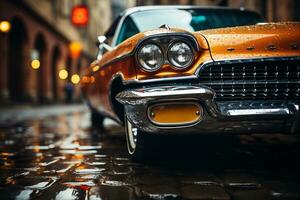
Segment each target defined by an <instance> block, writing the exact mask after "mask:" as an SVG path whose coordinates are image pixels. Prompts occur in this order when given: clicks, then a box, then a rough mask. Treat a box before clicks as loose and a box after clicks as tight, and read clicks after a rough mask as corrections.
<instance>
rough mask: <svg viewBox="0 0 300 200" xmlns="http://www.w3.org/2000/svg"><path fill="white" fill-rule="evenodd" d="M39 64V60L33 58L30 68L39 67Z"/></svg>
mask: <svg viewBox="0 0 300 200" xmlns="http://www.w3.org/2000/svg"><path fill="white" fill-rule="evenodd" d="M40 66H41V62H40V61H39V60H38V59H34V60H32V61H31V67H32V69H39V68H40Z"/></svg>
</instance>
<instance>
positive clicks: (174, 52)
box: [168, 42, 194, 69]
mask: <svg viewBox="0 0 300 200" xmlns="http://www.w3.org/2000/svg"><path fill="white" fill-rule="evenodd" d="M168 58H169V62H170V63H171V64H172V65H173V66H174V67H176V68H177V69H184V68H186V67H188V66H190V64H191V63H192V62H193V59H194V54H193V50H192V49H191V47H190V46H189V45H188V44H186V43H184V42H174V43H173V44H172V45H171V46H170V47H169V50H168Z"/></svg>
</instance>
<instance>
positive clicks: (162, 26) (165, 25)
mask: <svg viewBox="0 0 300 200" xmlns="http://www.w3.org/2000/svg"><path fill="white" fill-rule="evenodd" d="M159 28H164V29H167V30H170V27H169V26H168V25H167V24H163V25H161V26H160V27H159Z"/></svg>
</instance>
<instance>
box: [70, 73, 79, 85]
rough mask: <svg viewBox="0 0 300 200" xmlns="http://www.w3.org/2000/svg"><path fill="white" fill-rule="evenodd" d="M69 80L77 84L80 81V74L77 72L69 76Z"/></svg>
mask: <svg viewBox="0 0 300 200" xmlns="http://www.w3.org/2000/svg"><path fill="white" fill-rule="evenodd" d="M71 81H72V83H73V84H78V83H79V82H80V76H79V75H78V74H73V75H72V76H71Z"/></svg>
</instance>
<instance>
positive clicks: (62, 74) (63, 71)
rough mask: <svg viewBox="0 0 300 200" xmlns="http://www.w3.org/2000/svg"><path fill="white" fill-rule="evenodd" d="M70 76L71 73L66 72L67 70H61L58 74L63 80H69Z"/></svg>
mask: <svg viewBox="0 0 300 200" xmlns="http://www.w3.org/2000/svg"><path fill="white" fill-rule="evenodd" d="M68 75H69V73H68V71H67V70H65V69H61V70H60V71H59V73H58V76H59V78H60V79H61V80H65V79H67V78H68Z"/></svg>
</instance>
